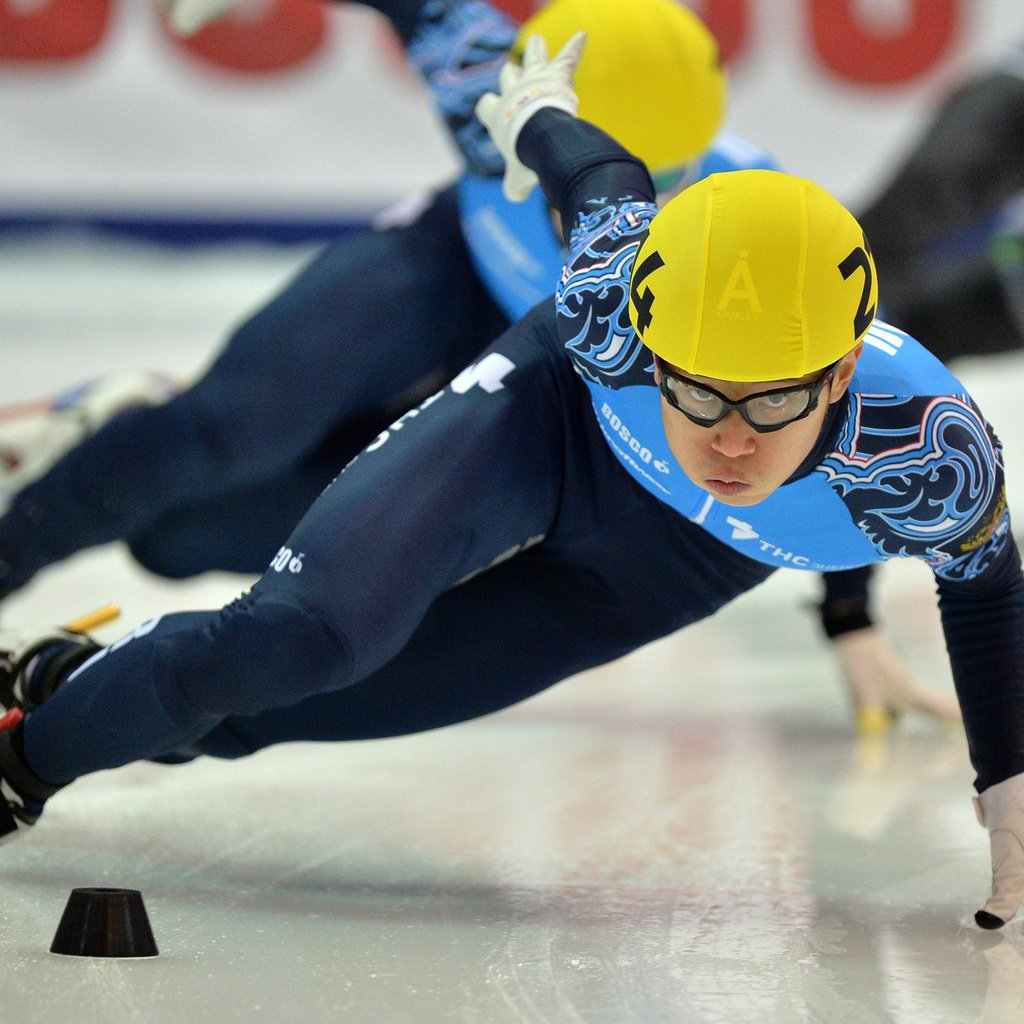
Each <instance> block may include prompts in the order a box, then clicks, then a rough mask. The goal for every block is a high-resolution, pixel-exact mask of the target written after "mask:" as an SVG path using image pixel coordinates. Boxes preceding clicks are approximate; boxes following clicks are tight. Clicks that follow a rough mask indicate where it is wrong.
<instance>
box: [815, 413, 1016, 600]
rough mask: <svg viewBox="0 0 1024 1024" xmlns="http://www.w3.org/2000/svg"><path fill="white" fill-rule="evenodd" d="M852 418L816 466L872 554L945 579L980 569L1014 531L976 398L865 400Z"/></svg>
mask: <svg viewBox="0 0 1024 1024" xmlns="http://www.w3.org/2000/svg"><path fill="white" fill-rule="evenodd" d="M908 406H912V407H913V408H908ZM851 413H852V414H851V415H850V416H849V417H848V418H847V420H846V428H845V430H844V433H843V436H841V437H840V439H839V443H838V445H837V446H836V450H835V451H834V452H833V453H832V454H831V455H829V456H828V458H826V459H825V460H824V462H823V463H822V464H821V466H820V470H821V471H822V472H824V473H825V474H826V475H827V477H828V480H829V483H830V485H831V486H832V488H833V490H835V492H836V493H837V494H838V495H839V496H840V498H842V500H843V502H844V503H845V504H846V506H847V507H848V508H849V509H850V514H851V516H852V517H853V519H854V522H855V523H856V524H857V526H858V527H859V528H860V530H862V531H863V533H864V534H865V535H866V536H867V537H868V538H869V539H870V541H871V543H872V544H873V545H874V546H875V548H876V550H877V551H879V552H880V553H881V554H882V555H883V556H884V557H886V558H894V557H896V558H898V557H907V556H909V557H915V558H920V559H922V560H923V561H924V562H926V563H927V564H928V565H930V566H931V568H932V570H933V571H934V572H935V574H936V576H938V577H940V578H941V579H944V580H947V581H949V582H960V581H966V580H971V579H974V578H975V577H977V576H978V575H980V574H981V573H983V572H984V571H985V569H986V568H987V566H988V565H989V564H990V563H991V562H992V561H993V559H994V558H996V556H997V555H998V554H999V552H1000V551H1001V550H1002V548H1003V547H1004V546H1005V544H1006V541H1007V538H1008V537H1009V535H1010V525H1009V512H1008V511H1007V505H1006V490H1005V484H1004V481H1003V459H1002V449H1001V446H1000V444H999V441H998V439H997V438H996V437H995V435H994V434H993V433H992V431H991V429H990V428H989V426H988V424H987V423H986V422H985V420H984V419H983V418H982V416H981V413H980V412H979V411H978V409H977V407H976V406H975V405H974V404H973V402H972V401H971V400H970V399H969V398H968V397H967V396H966V395H954V396H950V395H945V396H941V397H913V398H901V397H893V396H887V395H863V394H860V395H854V396H853V397H852V410H851ZM908 424H913V427H912V428H908V427H907V425H908ZM901 425H902V426H901Z"/></svg>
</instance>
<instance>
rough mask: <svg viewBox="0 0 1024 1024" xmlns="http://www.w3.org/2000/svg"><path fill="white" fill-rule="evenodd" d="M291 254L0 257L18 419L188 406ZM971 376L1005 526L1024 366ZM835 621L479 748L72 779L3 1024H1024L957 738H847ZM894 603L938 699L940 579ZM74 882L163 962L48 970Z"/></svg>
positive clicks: (0, 871) (1021, 495) (113, 251)
mask: <svg viewBox="0 0 1024 1024" xmlns="http://www.w3.org/2000/svg"><path fill="white" fill-rule="evenodd" d="M304 255H305V252H304V251H303V250H274V249H235V248H225V249H215V250H204V251H201V252H198V253H197V252H185V251H170V252H168V251H163V250H157V249H150V248H146V247H144V246H130V245H112V244H97V243H96V242H95V241H93V240H90V239H86V238H72V239H68V238H53V239H41V240H40V239H36V240H33V241H18V240H16V239H7V240H3V241H2V243H0V352H2V355H3V385H2V393H0V401H3V402H15V401H20V400H24V399H29V398H35V397H38V396H41V395H45V394H48V393H51V392H53V391H55V390H56V389H58V388H60V387H63V386H66V385H70V384H74V383H78V382H80V381H82V380H83V379H85V378H88V377H90V376H94V375H96V374H99V373H105V372H108V371H111V370H115V369H122V368H138V367H145V368H151V369H162V370H167V371H169V372H173V373H177V374H182V375H185V376H188V375H191V374H194V373H196V372H198V371H199V370H200V369H201V367H202V366H203V365H204V364H205V362H206V361H207V359H208V358H209V357H210V355H211V354H212V353H213V352H214V350H215V349H216V347H217V345H218V344H219V341H220V339H221V337H222V336H223V334H224V332H225V331H226V330H227V329H228V328H229V327H230V326H231V324H232V323H233V322H234V321H235V320H237V319H238V318H239V317H240V316H241V315H243V314H244V313H245V312H246V311H247V310H248V309H250V308H252V307H253V306H254V305H255V304H256V303H258V302H259V301H260V300H261V299H262V298H263V297H265V296H267V295H269V293H270V291H271V290H272V289H273V288H275V287H276V286H277V285H278V284H279V283H280V282H281V281H282V280H283V279H284V278H285V277H286V276H287V275H288V274H289V273H290V272H291V271H292V269H293V268H294V267H295V266H296V265H297V264H298V262H299V261H301V260H302V259H303V258H304ZM957 369H958V371H959V373H960V375H961V376H962V378H963V379H964V380H965V382H966V383H967V384H968V386H969V387H970V388H971V389H972V390H973V392H974V393H975V395H976V397H977V398H978V399H979V401H980V403H981V405H982V407H983V409H984V410H985V412H986V413H987V415H988V417H989V419H990V420H992V422H993V423H994V424H995V425H996V428H997V430H998V431H999V433H1000V434H1001V436H1002V438H1003V440H1004V443H1005V444H1006V449H1007V462H1008V466H1009V475H1010V502H1011V507H1017V508H1022V507H1024V402H1022V401H1021V387H1022V386H1024V359H1020V358H1002V359H998V360H988V361H981V360H978V361H972V362H965V363H963V364H962V365H961V366H959V367H957ZM282 539H283V538H282ZM248 583H249V580H248V579H246V578H241V577H229V576H220V575H211V576H207V577H203V578H200V579H198V580H195V581H189V582H186V583H177V584H172V583H168V582H165V581H160V580H158V579H155V578H153V577H151V576H147V575H145V574H144V573H142V572H141V571H139V570H138V569H136V568H135V567H134V566H133V565H132V563H131V562H130V560H129V558H128V557H127V555H126V554H125V552H124V551H123V550H122V549H121V548H119V547H117V546H111V547H109V548H101V549H98V550H94V551H90V552H87V553H84V554H82V555H80V556H78V557H76V558H74V559H72V560H70V561H69V562H67V563H65V564H63V565H61V566H58V567H54V568H53V569H51V570H48V571H47V572H45V573H44V574H42V575H41V576H40V577H38V579H37V580H36V581H34V582H33V584H32V585H31V586H30V587H29V588H27V589H26V591H25V592H23V593H21V594H19V595H17V596H16V597H14V598H12V599H11V600H9V601H8V602H6V603H5V604H4V606H3V607H2V608H0V620H2V622H3V623H7V624H11V623H17V622H45V623H56V622H63V621H67V620H68V619H71V618H73V617H75V616H76V615H78V614H80V613H82V612H84V611H87V610H89V609H91V608H95V607H97V606H99V605H102V604H105V603H107V602H108V601H116V602H118V603H119V604H121V606H122V608H123V617H122V619H121V621H120V623H118V624H117V625H115V626H110V627H106V628H105V629H104V630H103V631H102V632H101V633H100V639H102V640H105V641H110V640H113V639H115V638H116V637H117V636H118V635H120V633H121V632H124V631H127V629H129V628H131V627H132V626H134V625H136V624H138V623H139V622H141V621H142V620H144V619H145V618H147V617H149V616H150V615H152V614H154V613H157V612H161V611H168V610H172V609H174V608H187V607H210V606H216V605H219V604H221V603H223V602H225V601H226V600H228V599H230V598H232V597H233V596H235V595H236V594H237V593H238V592H239V591H240V590H242V589H244V587H246V586H247V585H248ZM816 594H817V584H816V580H815V578H813V577H810V576H807V575H803V574H799V573H795V572H790V573H779V574H776V576H775V577H773V578H772V579H771V580H769V582H768V583H767V584H765V585H764V586H763V587H762V588H761V589H760V590H758V591H755V592H754V593H752V594H749V595H746V596H745V597H744V598H743V599H741V600H740V601H738V602H736V603H735V604H734V605H733V606H731V607H730V608H728V609H726V610H725V611H724V612H722V613H721V614H720V615H719V616H718V617H717V618H715V619H713V620H710V621H707V622H704V623H702V624H700V625H698V626H697V627H694V628H692V629H690V630H688V631H686V632H684V633H682V634H679V635H677V636H674V637H671V638H668V639H666V640H664V641H662V642H660V643H658V644H655V645H653V646H651V647H649V648H646V649H644V650H642V651H639V652H637V653H635V654H634V655H632V656H631V657H629V658H626V659H624V660H622V661H620V662H617V663H615V664H613V665H610V666H606V667H605V668H603V669H601V670H599V671H596V672H593V673H590V674H587V675H584V676H580V677H577V678H574V679H572V680H568V681H566V682H565V683H563V684H561V685H560V686H559V687H556V688H555V689H553V690H551V691H549V692H548V693H546V694H543V695H541V696H540V697H537V698H535V699H533V700H531V701H528V702H526V703H525V704H522V705H520V706H518V707H517V708H513V709H510V710H508V711H505V712H502V713H500V714H498V715H494V716H492V717H490V718H487V719H484V720H481V721H478V722H475V723H471V724H467V725H463V726H458V727H455V728H451V729H447V730H441V731H438V732H434V733H430V734H426V735H421V736H417V737H409V738H401V739H394V740H386V741H375V742H365V743H358V744H350V745H345V746H323V747H321V746H315V745H295V746H290V747H282V748H277V749H273V750H269V751H264V752H263V753H261V754H259V755H257V756H255V757H253V758H250V759H248V760H247V761H243V762H235V763H224V762H215V761H209V760H208V761H199V762H194V763H192V764H190V765H186V766H183V767H177V768H169V767H159V766H155V765H136V766H129V767H126V768H123V769H119V770H117V771H112V772H106V773H102V774H99V775H95V776H91V777H88V778H86V779H83V780H81V781H79V782H78V783H75V784H74V785H73V786H71V787H69V788H68V789H67V790H64V791H63V792H61V793H60V794H58V795H57V796H56V797H55V798H54V799H53V800H52V801H51V802H50V804H49V805H48V806H47V811H46V814H45V815H44V817H43V819H42V820H41V822H40V824H39V825H38V827H37V828H36V829H35V830H34V831H33V832H32V833H31V834H30V835H29V836H27V837H26V838H25V839H23V840H19V841H18V842H15V843H11V844H8V845H5V846H4V847H2V849H0V880H2V891H3V899H2V900H0V961H2V963H3V966H4V985H3V994H2V996H0V1021H3V1022H5V1024H6V1022H7V1021H10V1022H18V1024H21V1022H28V1021H31V1022H33V1024H50V1022H61V1024H65V1022H67V1021H75V1022H76V1024H121V1022H145V1024H182V1022H188V1024H204V1022H207V1021H210V1022H218V1024H228V1022H234V1021H245V1022H252V1021H268V1022H271V1021H272V1022H275V1024H277V1022H281V1024H291V1022H296V1021H301V1022H304V1024H320V1022H324V1024H326V1022H331V1024H334V1022H338V1021H350V1022H359V1024H362V1022H367V1024H378V1022H387V1024H456V1022H473V1024H506V1022H509V1024H511V1022H522V1024H575V1022H586V1024H633V1022H635V1024H662V1022H664V1024H703V1022H707V1024H719V1022H722V1024H724V1022H729V1024H737V1022H742V1024H797V1022H822V1024H824V1022H828V1024H875V1022H898V1024H932V1022H934V1024H961V1022H964V1024H974V1022H979V1021H983V1022H985V1024H996V1022H999V1024H1004V1022H1005V1024H1009V1022H1016V1021H1022V1020H1024V958H1022V956H1024V932H1022V925H1021V924H1020V923H1016V924H1014V925H1011V926H1010V927H1008V928H1007V929H1006V930H1005V931H1004V932H1002V933H996V934H987V933H983V932H980V931H979V930H978V929H976V927H975V926H974V924H973V920H972V915H973V912H974V910H975V909H977V907H979V906H980V905H981V903H982V902H983V901H984V898H985V895H986V887H987V881H988V874H989V864H988V851H987V838H986V836H985V833H984V831H983V830H982V829H980V828H979V827H978V825H977V824H976V822H975V820H974V814H973V810H972V807H971V800H970V797H971V793H972V789H971V779H972V773H971V770H970V767H969V764H968V761H967V754H966V747H965V744H964V742H963V739H962V736H960V735H958V734H957V733H955V732H950V731H946V730H943V729H941V728H937V727H933V726H930V725H929V724H928V723H925V722H921V721H915V720H908V721H906V722H904V723H903V724H902V725H901V726H900V727H899V728H898V729H897V730H896V731H895V732H893V733H891V734H890V735H889V736H887V737H885V738H883V739H878V740H873V741H866V740H858V739H857V738H856V737H855V736H854V734H853V731H852V729H851V725H850V717H849V712H848V709H847V707H846V705H845V701H844V697H843V692H842V687H841V684H840V681H839V679H838V676H837V672H836V668H835V666H834V664H833V662H832V661H831V659H830V656H829V653H828V651H827V650H826V648H825V646H824V644H823V643H822V641H821V640H820V639H819V637H818V635H817V632H816V623H815V620H814V615H813V614H812V613H811V612H810V610H809V607H808V606H809V605H810V604H811V603H812V602H813V601H814V600H815V597H816ZM878 602H879V605H880V608H881V610H882V612H883V615H884V620H885V622H886V624H887V627H888V629H889V630H890V632H891V633H892V635H893V636H894V637H895V638H896V640H897V642H898V644H899V646H900V648H901V649H902V651H903V652H904V654H905V655H906V656H907V657H908V658H909V659H910V660H911V662H912V664H913V665H914V667H915V669H916V670H917V672H918V673H919V674H920V675H921V676H922V677H923V678H924V679H926V680H927V681H929V682H930V683H931V684H932V685H934V686H936V687H938V688H942V689H945V690H949V689H950V688H951V682H950V679H949V670H948V668H947V666H946V663H945V657H944V653H943V649H942V639H941V631H940V628H939V623H938V616H937V612H936V611H935V609H934V602H933V595H932V585H931V581H930V574H929V573H928V571H927V570H926V569H924V568H923V567H921V566H918V565H911V564H907V565H902V564H901V565H895V566H890V567H887V568H886V570H885V571H884V572H883V573H882V574H881V584H880V586H879V593H878ZM484 682H486V681H484ZM110 727H111V728H119V727H120V725H119V723H117V722H111V723H110ZM79 886H113V887H124V888H136V889H139V890H141V891H142V893H143V896H144V898H145V901H146V905H147V908H148V911H149V916H150V920H151V922H152V925H153V930H154V933H155V936H156V940H157V943H158V945H159V947H160V955H159V956H158V957H156V958H155V959H150V960H100V959H81V958H64V957H58V956H54V955H52V954H50V953H49V952H48V948H49V944H50V942H51V940H52V938H53V934H54V932H55V930H56V927H57V924H58V921H59V919H60V916H61V913H62V911H63V908H64V904H65V901H66V900H67V897H68V895H69V893H70V891H71V889H72V888H75V887H79Z"/></svg>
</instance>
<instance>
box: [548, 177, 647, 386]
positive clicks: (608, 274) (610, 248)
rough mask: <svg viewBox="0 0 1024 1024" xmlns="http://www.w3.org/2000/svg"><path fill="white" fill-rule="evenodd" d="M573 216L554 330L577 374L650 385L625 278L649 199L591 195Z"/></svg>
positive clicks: (622, 383) (639, 239)
mask: <svg viewBox="0 0 1024 1024" xmlns="http://www.w3.org/2000/svg"><path fill="white" fill-rule="evenodd" d="M589 207H590V209H589V210H587V211H584V212H583V213H581V214H580V215H579V219H578V221H577V223H576V226H575V227H574V228H573V231H572V234H571V236H570V238H569V258H568V261H567V262H566V265H565V269H564V270H563V272H562V278H561V280H560V282H559V286H558V291H557V294H556V302H557V308H558V329H559V336H560V338H561V340H562V343H563V344H564V345H565V347H566V349H567V350H568V352H569V354H570V356H571V357H572V360H573V363H574V364H575V366H576V370H577V372H578V373H579V374H580V375H581V376H582V377H583V378H584V379H585V380H589V381H592V382H594V383H596V384H603V385H604V386H606V387H610V388H621V387H626V386H627V385H630V384H653V379H652V377H651V371H652V363H651V358H650V352H649V351H648V350H647V349H645V348H644V346H643V344H642V343H641V341H640V339H639V337H638V336H637V334H636V332H635V331H634V330H633V327H632V324H631V323H630V319H629V279H630V274H631V272H632V269H633V260H634V258H635V257H636V253H637V250H638V249H639V247H640V244H641V242H642V241H643V239H644V237H645V235H646V232H647V226H648V225H649V224H650V222H651V220H652V219H653V217H654V214H655V213H656V212H657V207H656V206H655V205H654V204H653V203H647V202H633V201H631V199H630V197H628V196H627V197H625V198H624V199H622V200H620V201H619V202H617V203H613V202H611V201H609V200H608V199H607V198H605V199H597V200H594V201H592V202H591V203H590V204H589Z"/></svg>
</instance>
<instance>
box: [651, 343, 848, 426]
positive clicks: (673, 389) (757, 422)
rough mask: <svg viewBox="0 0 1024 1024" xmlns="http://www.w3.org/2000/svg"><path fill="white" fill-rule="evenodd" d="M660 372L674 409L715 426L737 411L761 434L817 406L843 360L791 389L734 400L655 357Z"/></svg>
mask: <svg viewBox="0 0 1024 1024" xmlns="http://www.w3.org/2000/svg"><path fill="white" fill-rule="evenodd" d="M656 361H657V365H658V370H659V371H660V373H661V384H660V385H659V387H660V388H661V393H662V394H663V395H664V396H665V400H666V401H667V402H668V404H669V405H671V406H672V408H673V409H676V410H678V411H679V412H681V413H682V414H683V415H684V416H685V417H686V418H687V419H688V420H690V421H691V422H693V423H696V424H697V425H698V426H701V427H713V426H714V425H715V424H716V423H718V422H720V421H721V420H723V419H725V417H726V416H728V415H729V413H731V412H733V411H735V412H738V413H739V414H740V415H741V416H742V417H743V418H744V419H745V420H746V421H747V423H749V424H750V426H752V427H753V428H754V430H756V431H757V432H758V433H759V434H770V433H771V432H772V431H773V430H781V429H782V428H783V427H788V426H789V424H790V423H795V422H796V421H797V420H802V419H803V418H804V417H805V416H808V415H810V414H811V413H812V412H813V411H814V410H815V409H816V408H817V407H818V398H819V396H820V395H821V392H822V390H823V389H824V388H825V386H826V385H827V384H828V383H829V381H830V380H831V379H832V377H833V375H834V374H835V372H836V368H837V367H838V366H839V363H841V362H842V360H841V359H840V360H837V361H836V362H834V363H833V364H832V365H831V366H829V367H826V368H825V370H824V371H823V372H822V375H821V376H820V377H819V378H818V379H817V380H814V381H811V382H810V383H808V384H794V385H793V387H791V388H776V389H774V390H772V391H759V392H758V393H757V394H756V395H748V396H747V397H746V398H744V399H743V400H742V401H739V402H733V401H731V400H730V399H728V398H726V397H725V395H723V394H720V393H719V392H718V391H716V390H715V389H714V388H709V387H708V386H707V384H701V383H700V382H699V381H695V380H690V378H689V377H684V376H683V375H682V374H679V373H676V372H675V371H674V370H670V369H668V368H667V367H666V366H665V364H664V363H663V362H662V361H661V360H660V359H656Z"/></svg>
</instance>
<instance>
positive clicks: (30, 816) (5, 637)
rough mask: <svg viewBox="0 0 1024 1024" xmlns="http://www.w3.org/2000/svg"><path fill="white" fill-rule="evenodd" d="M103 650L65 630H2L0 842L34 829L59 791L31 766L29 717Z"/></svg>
mask: <svg viewBox="0 0 1024 1024" xmlns="http://www.w3.org/2000/svg"><path fill="white" fill-rule="evenodd" d="M99 649H100V645H99V644H97V643H96V642H95V641H94V640H92V639H91V638H89V637H88V636H86V635H85V634H84V633H76V632H72V631H71V630H67V629H54V628H52V627H49V628H45V629H3V630H0V706H2V707H3V709H4V712H5V713H4V714H3V715H2V716H0V842H6V841H7V840H8V839H13V838H14V837H15V836H16V835H18V834H19V833H21V832H24V831H25V829H28V828H31V826H32V825H34V824H35V823H36V821H37V820H38V818H39V815H40V814H42V812H43V804H44V803H45V802H46V801H47V799H48V798H49V797H51V796H53V794H54V793H56V792H57V790H58V789H60V788H61V787H60V786H57V785H52V784H50V783H48V782H44V781H43V780H42V779H40V778H39V776H37V775H36V774H35V772H33V771H32V769H31V768H30V767H29V766H28V762H27V761H26V758H25V748H24V740H23V730H24V719H25V715H26V714H27V713H28V714H30V713H31V712H32V711H33V709H35V708H37V707H38V706H39V705H40V704H42V703H43V702H44V701H45V700H47V699H48V698H49V697H51V696H52V695H53V693H54V691H55V690H56V689H57V687H58V686H59V685H60V684H61V683H62V682H63V681H64V680H65V679H66V678H67V677H68V675H69V674H70V673H71V672H73V671H74V670H75V669H76V668H77V667H78V666H79V665H81V664H82V663H83V662H85V661H86V660H87V659H88V658H90V657H92V655H93V654H94V653H95V652H96V651H98V650H99Z"/></svg>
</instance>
